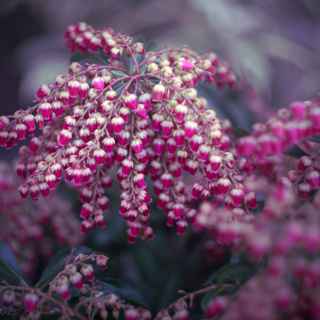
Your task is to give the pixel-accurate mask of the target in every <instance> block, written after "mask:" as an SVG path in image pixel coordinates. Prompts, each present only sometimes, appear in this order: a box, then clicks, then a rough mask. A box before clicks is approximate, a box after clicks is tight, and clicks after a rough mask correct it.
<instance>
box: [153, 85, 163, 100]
mask: <svg viewBox="0 0 320 320" xmlns="http://www.w3.org/2000/svg"><path fill="white" fill-rule="evenodd" d="M165 91H166V89H165V87H164V86H163V85H162V84H156V85H155V86H154V87H153V99H154V100H155V101H157V102H160V101H161V100H162V98H163V97H164V96H165Z"/></svg>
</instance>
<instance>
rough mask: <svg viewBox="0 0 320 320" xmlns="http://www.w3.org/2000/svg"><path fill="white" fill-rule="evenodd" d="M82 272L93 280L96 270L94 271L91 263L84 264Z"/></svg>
mask: <svg viewBox="0 0 320 320" xmlns="http://www.w3.org/2000/svg"><path fill="white" fill-rule="evenodd" d="M80 272H81V274H82V275H83V276H84V277H85V278H86V279H88V280H89V281H92V280H93V278H94V271H93V267H92V265H90V264H87V265H84V266H83V267H82V268H81V270H80Z"/></svg>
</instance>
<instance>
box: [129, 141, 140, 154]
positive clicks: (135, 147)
mask: <svg viewBox="0 0 320 320" xmlns="http://www.w3.org/2000/svg"><path fill="white" fill-rule="evenodd" d="M131 147H132V149H133V150H134V151H135V152H136V153H137V154H141V153H142V141H141V140H140V139H135V140H132V142H131Z"/></svg>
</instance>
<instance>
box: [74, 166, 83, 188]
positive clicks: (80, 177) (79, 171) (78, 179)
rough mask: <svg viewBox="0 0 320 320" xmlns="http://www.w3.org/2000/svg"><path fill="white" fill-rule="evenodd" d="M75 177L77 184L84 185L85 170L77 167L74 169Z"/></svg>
mask: <svg viewBox="0 0 320 320" xmlns="http://www.w3.org/2000/svg"><path fill="white" fill-rule="evenodd" d="M73 179H74V183H75V185H76V186H81V185H82V180H83V170H82V169H75V170H74V171H73Z"/></svg>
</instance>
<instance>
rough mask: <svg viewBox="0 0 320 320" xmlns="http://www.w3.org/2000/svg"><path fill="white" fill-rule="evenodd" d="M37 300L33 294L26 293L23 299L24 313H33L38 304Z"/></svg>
mask: <svg viewBox="0 0 320 320" xmlns="http://www.w3.org/2000/svg"><path fill="white" fill-rule="evenodd" d="M38 301H39V298H38V296H37V295H36V294H34V293H31V292H30V293H28V294H26V295H25V297H24V305H25V307H26V312H33V311H34V310H35V309H36V307H37V304H38Z"/></svg>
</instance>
